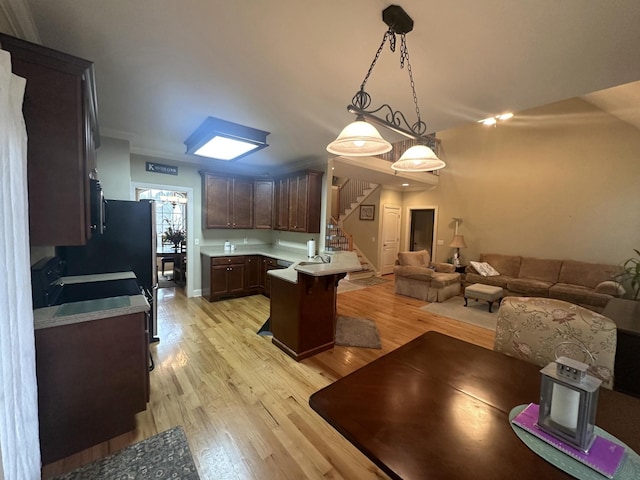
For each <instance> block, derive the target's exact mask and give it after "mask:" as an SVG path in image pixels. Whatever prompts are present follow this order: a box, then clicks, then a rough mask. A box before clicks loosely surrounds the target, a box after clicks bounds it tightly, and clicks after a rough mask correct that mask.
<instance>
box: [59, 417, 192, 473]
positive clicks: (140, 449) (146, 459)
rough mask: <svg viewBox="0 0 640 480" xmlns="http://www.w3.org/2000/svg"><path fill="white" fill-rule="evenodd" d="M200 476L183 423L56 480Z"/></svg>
mask: <svg viewBox="0 0 640 480" xmlns="http://www.w3.org/2000/svg"><path fill="white" fill-rule="evenodd" d="M89 478H90V479H92V480H129V479H132V480H133V479H140V480H142V479H154V480H169V479H180V480H197V479H199V478H200V477H199V476H198V471H197V470H196V466H195V463H194V462H193V457H192V456H191V452H190V450H189V444H188V443H187V437H186V436H185V434H184V430H183V429H182V427H180V426H178V427H174V428H172V429H170V430H167V431H165V432H162V433H159V434H157V435H154V436H153V437H149V438H147V439H146V440H142V441H141V442H138V443H135V444H133V445H130V446H128V447H127V448H125V449H124V450H121V451H120V452H118V453H116V454H114V455H110V456H108V457H105V458H102V459H100V460H96V461H95V462H92V463H89V464H87V465H84V466H82V467H80V468H78V469H76V470H74V471H73V472H70V473H66V474H64V475H59V476H57V477H54V478H53V480H86V479H89Z"/></svg>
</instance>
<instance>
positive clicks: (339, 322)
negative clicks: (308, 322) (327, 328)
mask: <svg viewBox="0 0 640 480" xmlns="http://www.w3.org/2000/svg"><path fill="white" fill-rule="evenodd" d="M256 333H257V334H258V335H263V336H267V335H273V333H271V319H270V318H269V319H267V321H266V322H264V325H262V327H260V330H258V331H257V332H256ZM336 345H340V346H343V347H362V348H382V344H381V343H380V334H379V333H378V328H377V327H376V324H375V322H374V321H373V320H369V319H368V318H355V317H344V316H342V315H338V318H337V319H336Z"/></svg>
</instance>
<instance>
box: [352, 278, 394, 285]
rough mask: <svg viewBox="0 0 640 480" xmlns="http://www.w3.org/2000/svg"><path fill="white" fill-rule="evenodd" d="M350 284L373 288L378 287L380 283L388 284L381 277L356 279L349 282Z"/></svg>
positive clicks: (386, 279) (387, 280) (385, 279)
mask: <svg viewBox="0 0 640 480" xmlns="http://www.w3.org/2000/svg"><path fill="white" fill-rule="evenodd" d="M349 281H350V282H351V283H355V284H356V285H363V286H365V287H373V286H374V285H380V284H381V283H387V282H390V281H391V280H389V279H388V278H382V277H367V278H356V279H354V280H349Z"/></svg>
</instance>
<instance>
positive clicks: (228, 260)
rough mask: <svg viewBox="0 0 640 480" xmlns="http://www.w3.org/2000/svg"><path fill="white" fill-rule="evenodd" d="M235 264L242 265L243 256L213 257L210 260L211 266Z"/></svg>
mask: <svg viewBox="0 0 640 480" xmlns="http://www.w3.org/2000/svg"><path fill="white" fill-rule="evenodd" d="M237 263H242V264H244V255H239V256H237V257H213V258H212V259H211V265H212V266H214V265H235V264H237Z"/></svg>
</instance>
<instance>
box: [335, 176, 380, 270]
mask: <svg viewBox="0 0 640 480" xmlns="http://www.w3.org/2000/svg"><path fill="white" fill-rule="evenodd" d="M381 193H382V188H377V189H376V190H374V191H373V192H372V193H371V194H370V195H369V196H368V197H367V198H366V199H365V200H364V201H363V202H362V204H363V205H374V207H375V212H374V217H373V221H372V220H360V208H359V207H356V208H355V210H354V211H353V213H351V215H349V216H348V217H346V218H345V219H344V222H343V228H344V230H345V231H346V232H348V233H350V234H351V235H353V243H354V244H356V245H357V246H358V248H359V249H360V251H361V252H362V253H363V254H364V255H365V256H366V257H367V258H368V259H369V261H370V262H371V265H372V266H373V268H375V269H377V268H378V264H379V262H378V241H377V240H378V230H379V226H380V197H381ZM372 239H375V241H373V240H372Z"/></svg>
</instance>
